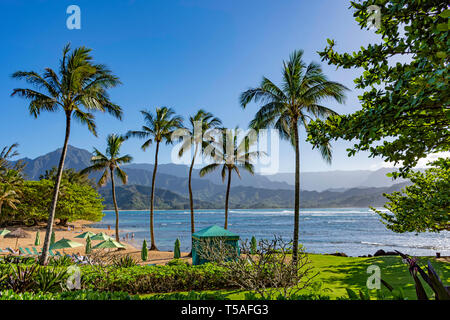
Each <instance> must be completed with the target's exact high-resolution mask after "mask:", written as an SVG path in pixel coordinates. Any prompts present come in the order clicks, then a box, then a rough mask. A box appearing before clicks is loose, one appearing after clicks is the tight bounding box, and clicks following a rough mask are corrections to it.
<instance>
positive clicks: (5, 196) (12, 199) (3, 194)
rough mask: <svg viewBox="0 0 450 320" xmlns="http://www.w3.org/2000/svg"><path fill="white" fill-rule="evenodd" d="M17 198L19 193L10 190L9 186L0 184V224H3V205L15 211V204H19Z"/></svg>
mask: <svg viewBox="0 0 450 320" xmlns="http://www.w3.org/2000/svg"><path fill="white" fill-rule="evenodd" d="M19 197H20V196H19V193H18V192H16V191H15V190H14V189H13V188H11V186H9V185H7V184H5V183H2V184H0V224H1V223H2V222H3V217H2V208H3V205H4V204H5V205H7V206H8V207H10V208H11V209H14V210H17V207H16V204H17V203H20V200H19Z"/></svg>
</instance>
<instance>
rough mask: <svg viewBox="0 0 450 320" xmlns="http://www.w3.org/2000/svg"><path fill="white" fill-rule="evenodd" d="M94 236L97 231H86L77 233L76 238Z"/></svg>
mask: <svg viewBox="0 0 450 320" xmlns="http://www.w3.org/2000/svg"><path fill="white" fill-rule="evenodd" d="M93 236H95V233H93V232H91V231H86V232H84V233H82V234H79V235H77V236H76V237H75V238H81V239H87V238H88V237H90V238H92V237H93Z"/></svg>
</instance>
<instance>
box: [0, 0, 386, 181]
mask: <svg viewBox="0 0 450 320" xmlns="http://www.w3.org/2000/svg"><path fill="white" fill-rule="evenodd" d="M71 4H75V5H78V6H79V7H80V8H81V30H69V29H67V27H66V19H67V18H68V16H69V15H68V14H67V13H66V9H67V7H68V6H69V5H71ZM348 7H349V2H348V1H344V0H339V1H336V0H319V1H299V0H283V1H275V0H271V1H268V0H257V1H254V0H245V1H231V0H228V1H215V0H205V1H191V0H184V1H175V0H171V1H148V0H145V1H144V0H134V1H131V0H123V1H114V0H110V1H73V0H72V1H63V0H57V1H56V0H55V1H44V0H41V1H37V0H26V1H25V0H22V1H20V0H19V1H18V0H15V1H12V0H2V1H1V3H0V24H1V28H0V29H1V41H2V50H1V51H0V60H1V61H2V68H1V69H0V93H1V95H0V108H1V110H2V114H3V115H5V116H4V117H3V119H2V121H1V126H0V136H1V137H2V138H1V143H0V146H3V145H7V144H11V143H13V142H18V143H19V144H20V149H19V151H20V153H21V155H22V156H27V157H30V158H34V157H37V156H39V155H42V154H44V153H47V152H49V151H53V150H54V149H56V148H59V147H61V146H62V143H63V138H64V125H65V123H64V115H63V113H62V112H59V113H54V114H42V115H41V116H40V117H39V119H34V118H32V117H31V116H30V115H29V114H28V111H27V102H26V101H25V100H23V99H20V98H17V97H10V94H11V92H12V89H13V88H16V87H23V86H24V83H23V82H20V81H17V80H13V79H11V77H10V75H11V74H12V73H13V72H15V71H17V70H36V71H42V70H43V68H45V67H52V68H56V67H57V64H58V60H59V58H60V56H61V50H62V47H63V46H64V45H65V44H66V43H67V42H71V43H72V46H73V47H75V46H80V45H84V46H87V47H89V48H92V49H93V56H94V58H95V60H96V61H97V62H101V63H104V64H106V65H107V66H108V67H109V68H110V69H112V70H113V72H114V73H115V74H116V75H118V76H119V77H120V79H121V81H122V82H123V85H122V86H120V87H118V88H115V89H113V90H111V91H110V94H111V98H112V100H113V101H114V102H116V103H118V104H119V105H121V106H122V107H123V110H124V112H125V114H124V119H123V121H122V122H120V121H118V120H115V119H114V118H112V117H111V116H109V115H103V114H97V117H96V119H97V125H98V129H99V130H98V131H99V135H98V137H97V138H96V137H94V136H92V135H91V134H90V133H89V131H88V130H87V129H86V127H83V126H81V125H80V124H78V123H75V125H74V126H73V130H72V134H71V137H70V144H72V145H74V146H76V147H81V148H86V149H88V150H91V149H92V147H94V146H95V147H97V148H100V149H104V147H105V143H104V141H105V137H106V135H107V134H109V133H125V132H126V131H127V130H129V129H138V128H140V126H141V125H142V117H141V115H140V113H139V110H142V109H154V108H155V107H157V106H162V105H166V106H170V107H172V108H174V109H175V110H176V111H177V112H178V113H179V114H181V115H182V116H184V117H186V116H187V115H189V114H192V113H194V112H195V111H196V110H197V109H199V108H204V109H208V110H209V111H211V112H213V113H214V114H215V115H216V116H218V117H220V118H221V119H222V120H223V122H224V124H225V126H227V127H230V128H234V127H235V126H236V125H239V126H240V127H242V128H245V127H247V125H248V122H249V121H250V120H251V119H252V117H253V115H254V113H255V112H256V111H257V106H256V105H254V104H252V105H250V106H249V107H248V108H247V109H246V110H242V109H241V108H240V106H239V102H238V98H239V94H240V93H241V92H242V91H244V90H246V89H248V88H249V87H254V86H257V85H258V84H259V82H260V80H261V78H262V76H266V77H268V78H269V79H272V80H273V81H274V82H276V83H278V82H279V80H280V75H281V65H282V61H283V60H285V59H287V58H288V57H289V54H290V53H291V52H292V51H293V50H296V49H303V50H304V51H305V54H304V59H305V61H306V62H310V61H316V62H320V58H319V56H318V54H317V51H319V50H322V49H323V48H324V47H325V46H326V39H327V38H332V39H335V40H336V42H337V48H338V50H339V51H341V52H343V51H347V52H348V51H354V50H358V48H359V47H360V46H361V45H366V44H367V43H369V42H373V41H377V36H376V35H375V34H374V32H373V31H366V30H360V28H359V26H358V25H357V23H356V22H355V20H354V19H353V16H352V11H351V9H349V8H348ZM322 66H323V69H324V72H325V73H326V74H327V75H328V77H329V78H330V79H331V80H334V81H339V82H341V83H343V84H344V85H346V86H348V87H349V88H351V89H352V91H351V92H350V93H349V94H348V99H347V102H346V104H345V105H337V104H336V103H333V102H330V103H328V106H330V107H332V108H334V109H335V110H336V111H337V112H339V113H350V112H353V111H355V110H357V109H359V108H360V105H359V102H358V99H357V96H358V94H360V93H361V92H358V91H356V90H355V89H354V84H353V79H354V78H355V77H356V76H358V71H357V70H336V69H335V67H332V66H328V65H325V64H324V63H322ZM301 137H302V138H303V140H304V137H305V136H304V135H302V136H301ZM141 143H142V142H141V141H139V140H130V141H127V142H126V144H125V145H124V147H123V152H124V153H129V154H131V155H133V157H134V159H135V162H152V161H153V156H154V155H153V149H150V150H148V151H147V152H142V151H141V150H140V149H139V146H140V144H141ZM351 145H352V143H349V142H343V141H339V142H336V143H334V144H333V148H334V159H333V163H332V165H327V164H326V163H325V162H324V161H323V160H321V158H320V155H319V153H318V152H317V151H316V150H311V146H310V145H308V144H307V143H306V142H303V143H302V145H301V170H302V171H324V170H355V169H373V168H377V167H379V166H380V164H381V163H382V162H383V161H382V159H380V158H378V159H369V158H368V154H367V153H360V154H358V155H357V156H356V157H352V158H348V157H347V152H346V151H345V149H346V148H348V147H349V146H351ZM280 153H281V157H280V169H279V171H281V172H287V171H293V168H294V153H293V151H292V149H291V147H290V145H288V144H287V143H285V142H283V143H282V144H281V146H280ZM170 154H171V148H169V147H167V148H163V150H162V151H161V157H160V161H161V162H163V163H167V162H170V161H171V157H170Z"/></svg>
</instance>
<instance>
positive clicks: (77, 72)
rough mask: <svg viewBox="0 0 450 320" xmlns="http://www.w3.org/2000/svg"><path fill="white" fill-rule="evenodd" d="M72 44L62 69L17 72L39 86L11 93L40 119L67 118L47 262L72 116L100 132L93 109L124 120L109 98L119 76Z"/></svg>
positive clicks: (18, 76) (47, 240)
mask: <svg viewBox="0 0 450 320" xmlns="http://www.w3.org/2000/svg"><path fill="white" fill-rule="evenodd" d="M70 51H71V49H70V45H69V44H68V45H66V46H65V47H64V49H63V55H62V59H61V60H60V64H59V70H58V71H54V70H53V69H51V68H46V69H45V71H44V72H43V73H42V74H38V73H37V72H35V71H18V72H15V73H14V74H13V75H12V77H13V78H15V79H20V80H22V79H23V80H25V81H26V82H27V83H29V84H30V85H32V86H33V87H35V88H36V90H34V89H28V88H25V89H14V90H13V93H12V94H11V95H12V96H15V95H17V96H20V97H22V98H25V99H27V100H30V103H29V106H28V109H29V111H30V114H31V115H32V116H34V117H35V118H37V117H38V116H39V115H40V114H41V112H44V111H48V112H56V111H58V110H60V109H61V110H62V111H63V112H64V114H65V118H66V132H65V137H64V145H63V148H62V151H61V157H60V160H59V165H58V173H57V176H56V181H55V187H54V190H53V198H52V202H51V206H50V210H49V216H48V222H47V230H46V233H45V240H44V246H43V248H42V255H41V257H40V263H41V264H46V263H47V260H48V249H49V246H50V236H51V234H52V230H53V222H54V219H55V211H56V205H57V202H58V191H59V187H60V184H61V176H62V172H63V168H64V161H65V158H66V153H67V145H68V142H69V136H70V128H71V121H72V118H73V119H76V120H78V121H80V122H81V123H82V124H85V125H87V127H88V129H89V130H90V131H91V132H92V133H93V134H94V135H97V132H96V125H95V122H94V118H95V117H94V114H93V113H92V112H93V111H101V112H108V113H110V114H112V115H113V116H114V117H116V118H119V119H121V117H122V109H121V108H120V107H119V106H118V105H116V104H114V103H112V102H111V101H110V99H109V96H108V93H107V89H109V88H112V87H115V86H117V85H119V84H120V81H119V79H118V78H117V77H116V76H115V75H113V74H112V72H111V71H110V70H109V69H108V68H106V66H104V65H102V64H95V63H94V62H93V61H92V56H91V54H90V52H91V49H88V48H85V47H79V48H76V49H74V50H73V51H72V52H70Z"/></svg>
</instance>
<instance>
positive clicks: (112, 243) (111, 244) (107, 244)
mask: <svg viewBox="0 0 450 320" xmlns="http://www.w3.org/2000/svg"><path fill="white" fill-rule="evenodd" d="M114 248H125V246H124V245H123V244H121V243H120V242H117V241H116V240H112V239H110V240H106V241H103V242H100V243H99V244H97V245H96V246H94V247H92V249H114Z"/></svg>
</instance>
